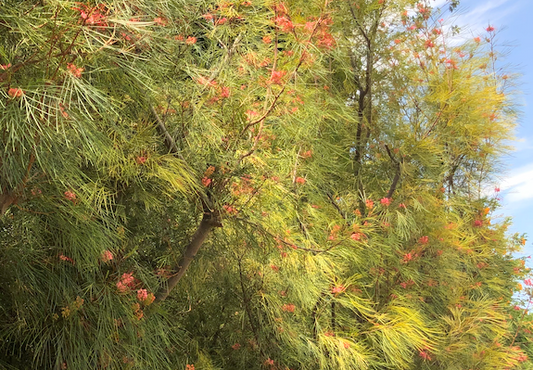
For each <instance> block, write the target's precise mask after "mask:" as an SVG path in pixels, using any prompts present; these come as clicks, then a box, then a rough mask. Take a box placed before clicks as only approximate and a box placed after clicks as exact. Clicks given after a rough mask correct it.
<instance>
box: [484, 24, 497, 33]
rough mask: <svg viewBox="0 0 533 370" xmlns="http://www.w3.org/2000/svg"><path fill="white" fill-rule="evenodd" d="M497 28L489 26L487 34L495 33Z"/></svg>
mask: <svg viewBox="0 0 533 370" xmlns="http://www.w3.org/2000/svg"><path fill="white" fill-rule="evenodd" d="M495 29H496V28H494V27H492V26H491V25H489V26H488V27H487V28H486V30H487V32H493V31H494V30H495Z"/></svg>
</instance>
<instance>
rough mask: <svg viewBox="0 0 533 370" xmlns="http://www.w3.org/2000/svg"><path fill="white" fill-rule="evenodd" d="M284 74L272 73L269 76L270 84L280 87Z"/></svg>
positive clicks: (279, 72) (282, 72) (283, 72)
mask: <svg viewBox="0 0 533 370" xmlns="http://www.w3.org/2000/svg"><path fill="white" fill-rule="evenodd" d="M286 74H287V72H286V71H272V74H271V75H270V83H273V84H276V85H281V84H282V81H281V80H282V78H283V77H284V76H285V75H286Z"/></svg>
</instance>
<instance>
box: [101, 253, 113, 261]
mask: <svg viewBox="0 0 533 370" xmlns="http://www.w3.org/2000/svg"><path fill="white" fill-rule="evenodd" d="M112 259H113V253H111V252H110V251H109V250H105V251H104V253H102V261H103V262H109V261H111V260H112Z"/></svg>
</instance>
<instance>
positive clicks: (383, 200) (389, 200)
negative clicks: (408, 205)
mask: <svg viewBox="0 0 533 370" xmlns="http://www.w3.org/2000/svg"><path fill="white" fill-rule="evenodd" d="M380 202H381V204H382V205H384V206H389V205H390V202H391V199H390V198H381V200H380Z"/></svg>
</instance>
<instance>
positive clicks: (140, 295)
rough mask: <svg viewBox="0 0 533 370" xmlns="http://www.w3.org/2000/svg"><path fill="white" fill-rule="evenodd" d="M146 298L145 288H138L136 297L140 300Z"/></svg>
mask: <svg viewBox="0 0 533 370" xmlns="http://www.w3.org/2000/svg"><path fill="white" fill-rule="evenodd" d="M146 298H148V291H147V290H146V289H139V290H138V291H137V299H138V300H139V301H141V302H143V301H144V300H146Z"/></svg>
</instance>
